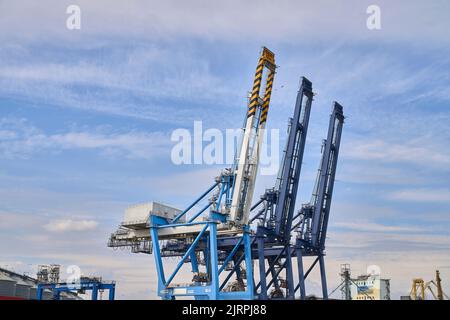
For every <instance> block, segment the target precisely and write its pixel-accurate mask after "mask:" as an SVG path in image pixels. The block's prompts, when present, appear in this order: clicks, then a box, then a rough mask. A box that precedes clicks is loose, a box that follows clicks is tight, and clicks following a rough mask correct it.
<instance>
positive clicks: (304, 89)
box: [275, 77, 313, 241]
mask: <svg viewBox="0 0 450 320" xmlns="http://www.w3.org/2000/svg"><path fill="white" fill-rule="evenodd" d="M312 100H313V91H312V83H311V81H309V80H308V79H306V78H304V77H303V78H302V83H301V86H300V90H299V92H298V94H297V101H296V104H295V110H294V117H293V118H292V119H291V126H290V130H289V137H288V141H287V146H286V150H285V153H284V159H283V164H282V167H281V171H280V175H279V189H278V198H277V205H276V207H275V234H276V235H277V236H278V237H279V238H283V239H284V240H287V241H289V239H290V234H291V226H292V218H293V213H294V207H295V200H296V197H297V190H298V184H299V177H300V171H301V167H302V161H303V153H304V150H305V143H306V134H307V132H308V123H309V115H310V111H311V103H312Z"/></svg>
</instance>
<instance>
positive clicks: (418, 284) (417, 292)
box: [410, 270, 450, 300]
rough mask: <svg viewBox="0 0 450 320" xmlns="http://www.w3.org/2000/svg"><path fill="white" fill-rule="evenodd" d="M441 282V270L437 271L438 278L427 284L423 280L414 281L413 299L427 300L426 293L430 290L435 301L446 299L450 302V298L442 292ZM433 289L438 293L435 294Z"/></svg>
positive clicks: (412, 287)
mask: <svg viewBox="0 0 450 320" xmlns="http://www.w3.org/2000/svg"><path fill="white" fill-rule="evenodd" d="M441 281H442V280H441V277H440V273H439V270H436V278H435V279H434V280H430V281H428V282H425V281H424V280H423V279H421V278H416V279H413V281H412V286H411V292H410V297H411V299H412V300H425V292H426V291H427V290H428V291H430V293H431V295H432V296H433V298H434V300H444V297H445V299H447V300H450V298H449V297H448V296H447V295H446V294H445V293H444V291H443V290H442V284H441ZM433 287H434V288H435V289H436V292H434V290H433Z"/></svg>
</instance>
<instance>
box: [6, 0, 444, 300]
mask: <svg viewBox="0 0 450 320" xmlns="http://www.w3.org/2000/svg"><path fill="white" fill-rule="evenodd" d="M72 3H73V2H72V1H40V2H39V3H35V2H31V1H28V2H27V1H22V2H20V4H19V3H13V2H11V1H0V41H1V43H2V45H1V46H0V221H1V223H0V237H1V240H2V241H0V265H2V266H6V265H8V266H9V267H11V268H14V269H15V270H17V271H21V272H34V271H35V268H36V265H37V264H40V263H61V264H63V265H70V264H77V265H79V266H80V267H81V268H82V270H83V271H84V272H85V273H87V274H89V273H97V274H98V273H100V274H102V275H103V276H104V277H105V278H114V279H116V280H118V281H119V284H118V285H119V289H118V297H119V298H152V297H155V293H154V281H155V279H154V277H155V272H154V269H153V260H152V257H151V256H150V257H149V256H142V255H135V254H131V253H128V252H121V251H119V252H115V251H112V250H110V249H108V248H106V241H107V238H108V236H109V233H111V232H112V231H114V230H115V228H116V226H117V224H118V223H120V221H121V219H122V215H123V210H124V209H125V208H126V207H127V206H128V205H131V204H134V203H137V202H142V201H149V200H159V201H163V202H166V203H170V204H173V205H176V206H179V207H183V206H185V205H187V204H188V203H189V201H190V200H192V199H193V197H194V196H195V195H197V194H198V193H199V192H201V191H202V190H203V189H204V188H206V187H207V186H209V185H210V184H211V182H212V179H213V177H214V176H215V175H216V174H217V173H218V172H219V170H220V169H221V168H222V167H223V166H207V165H203V166H202V165H183V166H175V165H173V164H172V163H171V160H170V150H171V148H172V146H173V143H172V142H171V141H170V134H171V132H172V131H173V130H174V129H177V128H187V129H190V130H192V128H193V121H195V120H202V121H203V127H204V128H205V129H206V128H219V129H221V130H225V129H227V128H237V127H239V126H240V125H241V123H242V117H243V114H244V112H245V103H246V96H247V92H248V91H249V90H250V88H251V85H252V77H253V73H254V69H255V66H256V61H257V56H258V53H259V50H260V48H261V46H263V45H265V46H267V47H269V48H270V49H271V50H273V51H274V52H275V54H276V60H277V64H278V65H279V68H278V71H277V72H278V73H277V76H276V79H275V87H274V92H273V96H272V105H271V109H270V112H269V120H268V127H269V128H279V129H280V133H281V137H282V139H284V138H285V132H286V125H287V118H288V117H289V116H291V113H292V110H293V105H294V102H295V95H296V91H297V89H298V80H299V78H300V76H306V77H308V78H309V79H310V80H311V81H312V82H313V87H314V91H315V93H316V96H315V101H314V104H313V110H312V114H311V121H310V130H309V135H308V144H307V147H306V153H305V159H304V165H303V169H302V177H301V179H302V180H301V185H300V201H299V203H300V202H305V201H308V200H309V197H310V194H311V189H312V185H313V182H314V178H315V173H316V168H317V165H318V161H319V158H320V144H321V140H322V139H323V138H324V137H325V134H326V126H327V124H328V116H329V113H330V111H331V104H332V101H333V100H337V101H339V102H340V103H341V104H342V105H343V106H344V112H345V115H346V123H345V127H344V134H343V138H342V148H341V154H340V159H339V168H338V173H337V177H336V178H337V182H336V186H335V193H334V199H333V205H332V214H331V220H330V230H329V239H328V250H327V253H328V257H327V267H328V273H329V286H330V289H332V288H334V286H336V285H337V284H338V282H339V279H338V270H339V264H341V263H350V264H351V265H352V268H353V270H354V273H362V272H364V271H365V269H366V267H367V266H368V265H372V264H376V265H379V266H380V267H381V270H382V274H383V276H385V277H388V278H391V279H392V280H391V285H392V293H393V297H394V298H395V297H398V296H399V295H400V294H407V293H408V292H409V288H410V281H411V279H412V278H413V277H423V278H425V279H428V280H429V279H430V278H431V277H433V274H434V270H435V269H436V268H439V269H440V270H441V274H442V278H443V280H444V285H445V289H446V291H447V292H450V237H449V236H450V234H449V231H448V230H449V227H450V185H449V181H450V150H449V146H450V145H449V141H450V126H449V123H450V109H449V102H450V72H449V71H450V55H449V49H450V35H449V34H448V30H449V29H450V25H449V24H450V22H449V21H448V18H447V17H446V16H445V14H446V13H447V12H448V11H449V9H450V8H449V4H448V3H447V2H446V1H433V2H432V3H427V2H425V1H396V2H395V3H392V2H389V1H370V2H369V1H318V2H315V3H314V4H311V3H310V2H303V1H281V2H280V4H279V5H277V6H276V7H275V6H273V5H272V4H271V2H270V1H258V2H255V1H248V2H245V3H240V2H233V1H231V2H228V1H227V2H226V3H219V2H202V1H190V2H173V1H164V3H162V2H151V1H145V2H144V1H129V2H127V3H126V4H125V3H121V4H119V3H117V4H111V3H110V2H106V1H96V2H95V3H92V1H76V4H78V5H79V6H80V8H81V14H82V18H81V21H82V25H81V30H74V31H70V30H67V29H66V27H65V20H66V18H67V14H66V13H65V11H66V7H67V6H68V5H69V4H72ZM369 4H377V5H379V6H380V8H381V19H382V20H381V21H382V29H381V30H377V31H370V30H368V29H367V28H366V18H367V14H366V8H367V6H368V5H369ZM273 181H274V177H273V176H264V177H259V178H258V181H257V183H258V185H257V190H256V194H259V193H261V192H262V190H263V189H264V188H265V187H270V186H272V185H273ZM317 280H318V277H317V275H313V276H312V278H311V282H310V286H311V288H312V290H313V291H314V290H317Z"/></svg>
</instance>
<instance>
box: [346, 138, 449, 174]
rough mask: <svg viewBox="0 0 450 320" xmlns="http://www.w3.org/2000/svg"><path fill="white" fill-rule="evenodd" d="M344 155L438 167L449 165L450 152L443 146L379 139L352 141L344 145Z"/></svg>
mask: <svg viewBox="0 0 450 320" xmlns="http://www.w3.org/2000/svg"><path fill="white" fill-rule="evenodd" d="M344 150H345V152H343V153H342V155H343V156H344V157H347V158H352V159H359V160H376V161H383V162H391V163H402V162H403V163H414V164H420V165H422V166H426V165H432V166H438V167H440V168H448V167H450V154H449V153H447V152H446V151H444V150H446V149H444V148H439V149H438V148H436V147H434V146H432V145H429V144H428V145H426V144H423V142H422V143H421V144H420V145H415V144H413V143H409V144H408V143H405V144H400V143H391V142H387V141H385V140H381V139H375V140H366V141H353V142H352V144H348V145H347V146H346V147H345V149H344Z"/></svg>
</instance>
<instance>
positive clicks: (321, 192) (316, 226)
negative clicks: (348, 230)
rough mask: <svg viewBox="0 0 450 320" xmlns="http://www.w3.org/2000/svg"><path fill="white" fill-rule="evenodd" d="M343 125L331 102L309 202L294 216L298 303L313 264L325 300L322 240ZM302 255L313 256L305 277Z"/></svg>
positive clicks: (340, 112) (340, 113)
mask: <svg viewBox="0 0 450 320" xmlns="http://www.w3.org/2000/svg"><path fill="white" fill-rule="evenodd" d="M343 125H344V114H343V108H342V106H341V105H340V104H339V103H337V102H334V103H333V111H332V113H331V115H330V123H329V125H328V135H327V139H326V140H324V142H323V148H322V152H323V153H322V158H321V161H320V166H319V170H318V174H317V180H316V183H315V187H314V191H313V194H312V200H311V202H310V203H308V204H306V205H303V206H302V208H301V210H300V212H299V213H298V215H296V218H297V217H298V218H299V221H298V222H297V223H296V224H295V228H296V229H297V239H296V253H297V263H298V271H299V272H298V274H299V283H298V285H297V287H296V290H297V289H300V297H301V298H302V299H304V298H305V279H306V277H307V276H308V274H309V272H310V271H311V270H312V268H314V266H315V264H316V263H317V261H318V262H319V267H320V276H321V282H322V294H323V298H324V299H326V298H327V297H328V291H327V283H326V274H325V262H324V256H325V240H326V234H327V227H328V219H329V216H330V208H331V198H332V195H333V188H334V181H335V176H336V169H337V160H338V156H339V148H340V144H341V135H342V128H343ZM304 255H307V256H316V259H315V260H314V262H313V264H312V265H311V267H310V268H309V269H308V271H307V272H306V273H304V272H303V256H304Z"/></svg>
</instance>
